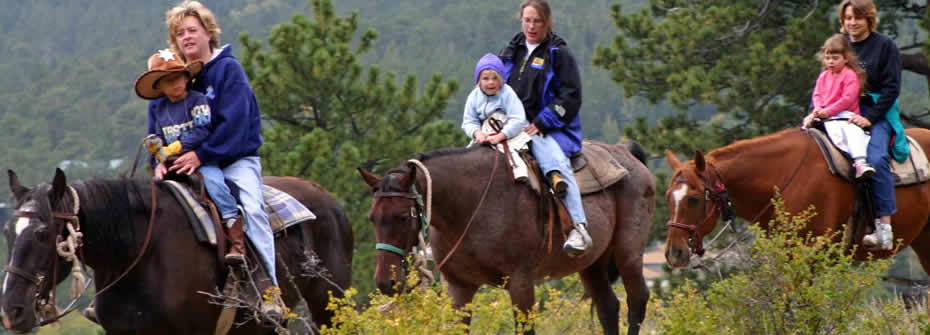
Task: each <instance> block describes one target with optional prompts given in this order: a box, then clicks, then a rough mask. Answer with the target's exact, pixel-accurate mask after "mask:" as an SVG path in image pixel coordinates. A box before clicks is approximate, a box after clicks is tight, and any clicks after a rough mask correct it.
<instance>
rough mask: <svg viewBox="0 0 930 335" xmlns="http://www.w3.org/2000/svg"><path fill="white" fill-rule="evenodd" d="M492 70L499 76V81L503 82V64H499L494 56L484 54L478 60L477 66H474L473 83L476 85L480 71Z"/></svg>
mask: <svg viewBox="0 0 930 335" xmlns="http://www.w3.org/2000/svg"><path fill="white" fill-rule="evenodd" d="M488 69H491V70H494V72H497V75H499V76H501V80H504V63H503V62H501V59H500V57H497V55H495V54H491V53H489V54H486V55H484V56H482V57H481V59H479V60H478V64H477V65H475V83H476V84H477V83H478V78H479V77H480V76H481V71H484V70H488Z"/></svg>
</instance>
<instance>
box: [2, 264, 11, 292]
mask: <svg viewBox="0 0 930 335" xmlns="http://www.w3.org/2000/svg"><path fill="white" fill-rule="evenodd" d="M9 265H13V255H10V264H9ZM9 283H10V273H9V272H7V273H6V275H4V276H3V293H4V294H6V288H7V285H9Z"/></svg>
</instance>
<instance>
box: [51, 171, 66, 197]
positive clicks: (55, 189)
mask: <svg viewBox="0 0 930 335" xmlns="http://www.w3.org/2000/svg"><path fill="white" fill-rule="evenodd" d="M67 189H68V178H66V177H65V172H64V171H61V169H59V168H55V178H54V179H52V194H53V196H54V198H53V199H55V200H58V199H61V198H62V197H64V195H65V191H66V190H67Z"/></svg>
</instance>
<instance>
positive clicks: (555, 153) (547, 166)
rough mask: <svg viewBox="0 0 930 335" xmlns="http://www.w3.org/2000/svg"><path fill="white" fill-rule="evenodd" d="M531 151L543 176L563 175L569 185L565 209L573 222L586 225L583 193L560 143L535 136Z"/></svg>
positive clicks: (549, 137) (550, 137)
mask: <svg viewBox="0 0 930 335" xmlns="http://www.w3.org/2000/svg"><path fill="white" fill-rule="evenodd" d="M530 150H532V151H533V156H534V157H536V160H537V161H538V162H539V168H540V169H541V170H542V171H543V174H548V173H549V172H550V171H559V173H561V174H562V177H563V178H564V179H565V182H566V183H567V184H568V189H567V190H566V192H565V199H563V202H564V203H565V208H566V209H567V210H568V214H569V215H570V216H571V217H572V222H574V223H577V224H582V225H584V224H586V222H587V219H585V216H584V207H583V206H582V204H581V192H580V191H579V190H578V184H577V183H575V174H574V172H572V164H571V161H569V160H568V157H567V156H565V153H564V152H562V147H560V146H559V143H558V142H556V141H555V139H554V138H552V136H545V137H542V136H539V135H533V140H532V141H530Z"/></svg>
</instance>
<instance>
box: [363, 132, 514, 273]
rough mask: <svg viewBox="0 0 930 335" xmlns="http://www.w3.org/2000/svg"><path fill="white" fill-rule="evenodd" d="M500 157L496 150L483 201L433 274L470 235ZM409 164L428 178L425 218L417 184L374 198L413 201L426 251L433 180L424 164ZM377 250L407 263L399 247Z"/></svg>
mask: <svg viewBox="0 0 930 335" xmlns="http://www.w3.org/2000/svg"><path fill="white" fill-rule="evenodd" d="M499 156H500V151H498V150H494V166H493V167H492V168H491V174H490V176H491V177H490V179H489V180H488V184H487V185H486V186H485V188H484V192H483V193H482V194H481V199H480V200H478V205H477V206H476V207H475V210H474V212H472V214H471V217H470V218H469V219H468V223H466V224H465V229H464V230H462V235H461V236H459V238H458V240H457V241H456V242H455V244H454V245H453V246H452V248H451V249H449V252H448V253H446V256H445V257H444V258H443V259H442V261H440V262H439V263H438V265H436V268H435V269H433V270H432V271H433V272H436V271H439V270H440V269H442V266H443V265H445V264H446V262H447V261H449V258H451V257H452V255H453V254H454V253H455V251H456V250H458V247H459V246H460V245H461V244H462V240H464V239H465V235H466V234H467V233H468V228H471V224H472V222H474V221H475V217H476V216H477V214H478V212H479V211H480V210H481V205H482V204H484V200H485V199H487V196H488V191H489V190H490V189H491V185H492V184H494V176H495V174H496V173H497V166H498V165H500V164H498V163H499V161H500V159H499V158H500V157H499ZM407 162H408V163H411V164H414V165H415V166H416V167H415V168H419V169H420V170H422V171H423V174H424V176H425V177H426V195H427V201H426V215H425V216H424V215H423V213H422V211H421V210H420V209H422V208H423V203H422V199H421V197H420V195H419V193H417V190H416V183H415V182H414V183H412V184H411V185H410V189H411V190H410V191H409V192H384V191H380V190H379V191H376V192H375V193H374V195H373V197H374V198H391V197H401V198H407V199H411V201H412V203H411V206H410V217H411V220H416V219H417V218H419V221H420V222H421V229H420V232H419V236H418V239H419V242H420V245H421V247H423V248H424V249H425V247H426V243H425V242H424V240H425V235H426V231H427V228H428V227H429V220H430V218H431V215H430V211H431V210H432V196H433V191H432V188H433V186H432V178H431V177H430V174H429V169H427V168H426V166H425V165H423V163H422V162H420V161H419V160H416V159H411V160H408V161H407ZM412 224H413V225H416V222H412ZM375 249H376V250H385V251H389V252H392V253H395V254H397V255H400V257H401V258H402V259H404V260H403V261H404V262H406V259H405V254H406V251H405V250H404V249H401V248H398V247H397V246H394V245H390V244H387V243H377V244H375Z"/></svg>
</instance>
